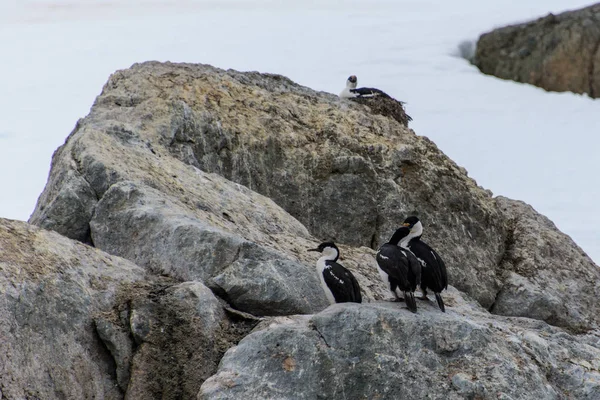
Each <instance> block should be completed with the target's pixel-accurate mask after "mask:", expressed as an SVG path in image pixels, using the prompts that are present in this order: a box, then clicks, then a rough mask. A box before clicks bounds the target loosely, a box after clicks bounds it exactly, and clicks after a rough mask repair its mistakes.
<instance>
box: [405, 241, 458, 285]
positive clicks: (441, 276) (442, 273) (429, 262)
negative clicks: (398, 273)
mask: <svg viewBox="0 0 600 400" xmlns="http://www.w3.org/2000/svg"><path fill="white" fill-rule="evenodd" d="M408 248H409V249H410V251H412V252H413V254H414V255H415V256H417V258H419V259H421V260H423V261H424V262H425V264H426V268H424V270H423V272H422V273H423V275H427V276H423V277H422V280H424V281H425V280H427V281H428V282H427V283H428V285H427V286H429V287H430V289H432V290H433V291H434V292H441V291H442V290H444V289H446V288H448V273H447V271H446V264H445V263H444V260H442V257H440V255H439V254H438V253H437V252H436V251H435V250H433V249H432V248H431V247H430V246H429V245H428V244H427V243H425V242H423V241H421V240H420V239H419V238H415V239H413V240H411V241H410V242H409V243H408Z"/></svg>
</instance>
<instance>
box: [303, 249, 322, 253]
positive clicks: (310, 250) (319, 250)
mask: <svg viewBox="0 0 600 400" xmlns="http://www.w3.org/2000/svg"><path fill="white" fill-rule="evenodd" d="M306 251H318V252H321V250H319V249H306Z"/></svg>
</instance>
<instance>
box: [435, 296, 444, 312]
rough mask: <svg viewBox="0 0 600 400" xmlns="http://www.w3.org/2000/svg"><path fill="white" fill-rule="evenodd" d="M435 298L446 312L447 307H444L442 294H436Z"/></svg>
mask: <svg viewBox="0 0 600 400" xmlns="http://www.w3.org/2000/svg"><path fill="white" fill-rule="evenodd" d="M435 299H436V300H437V303H438V306H439V307H440V310H442V312H446V307H444V299H442V295H441V294H439V293H436V294H435Z"/></svg>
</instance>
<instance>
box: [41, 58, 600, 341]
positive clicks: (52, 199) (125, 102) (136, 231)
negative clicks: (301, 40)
mask: <svg viewBox="0 0 600 400" xmlns="http://www.w3.org/2000/svg"><path fill="white" fill-rule="evenodd" d="M233 181H235V182H237V183H233ZM259 193H261V194H262V195H261V194H259ZM268 197H270V198H272V199H273V200H271V199H270V198H268ZM409 214H418V215H419V216H420V218H421V219H422V220H423V221H424V222H425V225H426V229H427V231H426V234H425V239H426V240H427V241H428V242H430V243H431V244H432V245H433V246H434V247H435V248H436V249H438V250H439V253H440V254H442V255H443V256H444V258H445V259H446V261H447V264H448V267H449V272H450V283H451V284H452V285H454V286H456V287H457V288H459V289H460V290H462V291H464V292H466V293H468V294H469V295H470V296H472V297H473V298H475V299H476V300H477V301H478V302H479V303H480V304H481V305H482V306H484V307H486V308H490V307H492V310H493V311H494V312H498V313H501V314H508V315H519V316H530V317H535V318H542V319H544V320H546V321H548V322H551V323H555V324H558V325H560V326H566V327H570V328H573V329H575V330H579V329H587V328H593V327H595V326H596V324H597V322H598V318H599V317H598V315H599V314H598V313H597V312H596V311H597V310H596V308H595V307H593V306H589V305H591V304H594V299H595V297H594V296H595V293H597V290H598V287H597V285H596V283H595V282H598V281H599V280H600V279H599V278H600V274H599V271H598V268H597V267H596V266H595V265H594V263H593V262H591V260H590V259H589V258H587V257H586V256H585V255H584V254H583V253H582V252H581V250H579V249H578V248H577V247H576V246H575V245H574V244H573V243H572V241H570V239H569V238H568V237H567V236H565V235H564V234H562V233H560V232H558V231H556V230H555V229H554V228H553V227H552V226H549V225H548V224H546V223H545V222H544V221H543V218H541V216H539V215H538V214H537V213H535V212H534V211H533V210H532V211H531V213H530V214H531V215H530V217H527V218H526V221H528V222H527V223H528V224H531V229H532V230H533V231H532V232H536V235H537V234H538V233H539V235H538V236H539V237H540V238H543V239H540V240H535V241H534V240H529V239H528V240H520V239H521V236H522V235H523V234H525V233H526V232H527V230H523V229H521V230H515V229H516V228H515V227H516V226H517V225H516V221H520V220H524V219H523V218H524V217H522V216H521V214H520V213H519V212H518V209H517V208H513V207H505V206H504V203H503V201H500V200H497V199H494V198H492V196H491V194H490V193H489V192H487V191H485V190H483V189H481V188H480V187H478V186H477V185H476V183H475V182H474V181H473V180H472V179H470V178H469V177H468V176H467V174H466V172H465V171H464V169H461V168H460V167H458V166H457V165H456V164H454V163H453V162H452V161H451V160H450V159H448V158H447V157H446V156H445V155H444V154H443V153H441V152H440V151H439V150H438V149H437V147H436V146H435V145H434V144H433V143H432V142H431V141H429V140H428V139H427V138H424V137H419V136H417V135H415V134H414V133H413V132H412V131H411V130H408V129H406V128H405V127H404V126H402V125H401V124H398V123H397V122H396V121H394V120H393V119H389V118H386V117H383V116H381V115H377V114H372V113H371V112H370V110H369V109H368V108H366V107H364V106H362V105H359V104H354V103H353V102H350V101H347V100H341V99H339V98H337V97H336V96H333V95H329V94H326V93H319V92H315V91H312V90H310V89H308V88H305V87H302V86H299V85H296V84H294V83H293V82H291V81H290V80H288V79H287V78H284V77H281V76H277V75H269V74H258V73H240V72H236V71H223V70H219V69H216V68H212V67H210V66H206V65H190V64H169V63H166V64H161V63H154V62H151V63H144V64H138V65H135V66H133V67H132V68H131V69H129V70H124V71H119V72H117V73H115V74H114V75H113V76H112V77H111V78H110V79H109V82H108V83H107V84H106V86H105V88H104V90H103V92H102V94H101V95H100V96H99V97H98V99H97V100H96V103H95V104H94V106H93V108H92V110H91V112H90V115H88V116H87V117H86V118H85V119H83V120H81V121H79V123H78V124H77V127H76V129H75V130H74V132H73V133H72V134H71V136H70V137H69V139H68V140H67V142H66V143H65V145H64V146H63V147H61V148H60V149H59V150H58V151H57V152H56V154H55V155H54V158H53V167H52V171H51V174H50V178H49V182H48V185H47V187H46V189H45V190H44V193H43V194H42V195H41V196H40V199H39V201H38V205H37V207H36V210H35V212H34V213H33V215H32V218H31V222H32V223H35V224H38V225H40V226H42V227H45V228H50V229H54V230H57V231H58V232H60V233H62V234H64V235H66V236H68V237H71V238H74V239H78V240H81V241H83V242H88V243H93V244H94V245H95V246H97V247H98V248H100V249H103V250H105V251H107V252H109V253H111V254H115V255H118V256H122V257H124V258H127V259H129V260H131V261H133V262H135V263H137V264H138V265H140V266H143V267H145V268H146V269H147V270H148V271H150V272H152V273H159V274H166V275H168V276H170V277H172V278H175V279H177V280H179V281H188V280H199V281H201V282H203V283H205V284H206V285H208V286H209V287H210V288H211V289H213V290H214V291H215V293H217V294H219V296H221V297H222V298H224V299H226V300H227V301H228V302H229V303H230V304H231V305H233V306H234V307H235V308H237V309H239V310H241V311H245V312H250V313H253V314H256V315H288V314H293V313H312V312H316V311H320V310H322V309H323V307H324V306H325V304H326V303H325V299H324V298H323V295H322V293H321V291H320V287H319V285H318V283H317V278H316V276H315V273H314V268H313V265H314V255H312V254H309V253H307V252H306V251H305V250H306V249H307V248H309V247H314V244H315V242H319V241H321V240H322V239H329V240H335V241H337V242H342V243H346V244H349V245H351V246H349V247H347V246H342V257H343V258H344V260H343V261H344V263H345V264H346V266H347V267H349V268H350V269H351V270H353V271H354V272H355V273H356V274H357V277H358V279H359V282H360V283H361V286H362V287H363V289H364V290H365V293H364V294H365V298H366V299H381V298H384V297H386V296H387V295H388V293H387V291H386V288H385V287H383V285H381V283H380V280H379V277H378V275H377V271H376V264H375V263H374V260H373V258H372V254H373V249H376V248H377V247H378V245H379V244H380V243H382V242H383V241H385V240H387V239H388V236H389V235H390V234H391V233H392V232H393V231H394V229H395V228H396V227H397V226H398V224H399V223H400V222H401V221H403V219H404V218H405V217H406V216H407V215H409ZM528 215H529V214H528ZM294 217H296V218H297V219H296V218H294ZM305 226H306V227H305ZM546 232H548V234H546ZM563 242H564V243H567V244H566V245H564V246H563V245H561V243H563ZM357 245H363V246H362V247H356V246H357ZM538 246H542V247H546V248H551V249H554V251H552V252H547V253H543V254H544V258H541V257H538V259H531V258H526V259H525V261H524V259H523V255H525V256H526V257H529V256H531V255H533V254H535V253H536V252H538ZM517 255H518V256H517ZM542 259H543V261H544V262H545V263H546V264H547V265H548V268H530V273H528V274H526V275H521V276H522V277H523V279H525V281H526V283H527V284H529V283H531V284H532V285H533V286H531V290H529V291H526V292H527V293H536V295H535V296H533V295H531V296H530V295H527V296H524V295H523V294H524V290H523V289H522V288H523V287H524V286H523V285H522V284H518V283H517V281H516V280H515V279H516V278H515V275H512V274H509V273H508V272H509V271H513V272H515V273H517V274H519V270H520V269H522V265H523V263H525V264H527V263H530V264H534V265H537V263H538V262H539V261H540V260H542ZM565 260H569V262H570V263H571V264H572V265H577V266H578V267H577V268H576V269H577V270H578V271H581V273H577V274H574V275H573V276H571V277H570V278H569V279H571V281H572V284H571V288H574V287H579V288H580V289H582V290H570V291H565V290H562V289H560V290H559V287H560V288H562V286H560V285H558V284H557V285H554V286H553V288H546V289H543V290H542V288H545V283H547V282H549V281H555V282H562V281H563V278H562V276H563V275H564V273H565V272H564V269H561V268H558V267H557V266H559V265H561V263H563V262H564V261H565ZM593 277H595V279H592V278H593ZM516 302H518V303H519V304H520V306H519V307H516V306H515V305H514V304H515V303H516ZM559 303H560V307H556V308H555V309H553V311H551V312H549V311H548V310H546V311H544V312H540V311H539V310H538V309H539V307H540V305H543V307H542V308H545V309H546V308H547V307H545V305H558V304H559ZM581 304H586V306H585V307H583V306H581Z"/></svg>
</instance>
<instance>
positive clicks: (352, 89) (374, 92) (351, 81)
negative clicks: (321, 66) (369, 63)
mask: <svg viewBox="0 0 600 400" xmlns="http://www.w3.org/2000/svg"><path fill="white" fill-rule="evenodd" d="M357 84H358V80H357V78H356V75H350V77H349V78H348V80H347V81H346V88H344V90H342V92H341V93H340V97H341V98H343V99H350V98H354V97H376V96H381V97H386V98H388V99H389V98H391V97H390V96H389V95H388V94H387V93H385V92H383V91H381V90H379V89H375V88H366V87H363V88H356V85H357Z"/></svg>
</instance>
